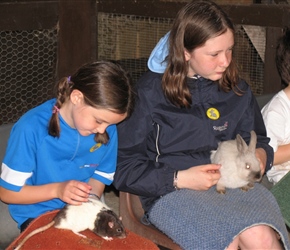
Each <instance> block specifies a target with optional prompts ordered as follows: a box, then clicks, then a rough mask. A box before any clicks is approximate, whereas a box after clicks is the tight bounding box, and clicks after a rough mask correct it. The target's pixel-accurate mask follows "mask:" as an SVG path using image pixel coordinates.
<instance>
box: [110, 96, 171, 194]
mask: <svg viewBox="0 0 290 250" xmlns="http://www.w3.org/2000/svg"><path fill="white" fill-rule="evenodd" d="M139 92H140V93H139V94H138V98H137V100H136V106H135V109H134V112H133V114H132V115H131V117H130V118H129V119H127V120H125V121H123V122H122V123H120V124H119V125H118V137H119V146H118V162H117V169H116V173H115V177H114V183H113V184H114V186H115V187H116V188H117V189H118V190H120V191H125V192H130V193H133V194H137V195H140V196H146V197H159V196H161V195H164V194H166V193H169V192H171V191H173V190H174V187H173V175H174V169H173V168H171V167H170V166H168V165H165V164H163V163H159V162H157V161H155V160H154V157H152V155H154V152H152V150H148V148H151V149H152V148H155V145H152V144H154V142H153V140H148V138H147V137H148V135H149V134H150V133H151V132H152V130H153V129H154V125H153V122H152V119H151V117H152V115H151V112H152V107H151V102H150V97H148V96H146V94H144V93H143V92H141V91H139ZM148 144H150V145H148Z"/></svg>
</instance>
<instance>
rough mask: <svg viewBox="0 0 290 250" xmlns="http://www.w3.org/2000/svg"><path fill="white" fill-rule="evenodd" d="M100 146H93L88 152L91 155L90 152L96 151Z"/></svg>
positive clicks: (98, 144)
mask: <svg viewBox="0 0 290 250" xmlns="http://www.w3.org/2000/svg"><path fill="white" fill-rule="evenodd" d="M101 146H102V143H100V142H99V143H97V144H95V145H94V146H92V147H91V149H90V152H91V153H92V152H94V151H96V150H97V149H98V148H99V147H101Z"/></svg>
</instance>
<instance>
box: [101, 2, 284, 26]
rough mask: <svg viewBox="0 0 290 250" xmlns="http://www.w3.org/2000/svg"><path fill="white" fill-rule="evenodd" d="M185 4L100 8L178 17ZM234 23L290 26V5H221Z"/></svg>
mask: <svg viewBox="0 0 290 250" xmlns="http://www.w3.org/2000/svg"><path fill="white" fill-rule="evenodd" d="M185 4H186V3H184V2H183V3H182V2H179V3H178V2H160V1H154V0H151V1H149V0H148V1H147V0H126V1H124V0H123V1H122V0H111V1H110V0H99V1H98V11H100V12H105V13H114V14H127V15H136V16H148V17H163V18H175V16H176V14H177V12H178V10H179V9H180V8H181V7H182V6H184V5H185ZM221 6H222V8H223V9H224V10H225V12H227V13H228V15H229V16H230V18H231V19H232V20H233V22H234V23H235V24H245V25H257V26H264V27H281V26H286V25H289V26H290V6H289V5H286V4H279V5H276V4H251V5H237V4H235V5H221Z"/></svg>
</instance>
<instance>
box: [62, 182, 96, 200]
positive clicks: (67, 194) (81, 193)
mask: <svg viewBox="0 0 290 250" xmlns="http://www.w3.org/2000/svg"><path fill="white" fill-rule="evenodd" d="M91 189H92V187H91V186H90V185H89V184H87V183H85V182H80V181H75V180H72V181H67V182H61V183H59V185H58V188H57V197H58V198H59V199H61V200H62V201H64V202H66V203H68V204H71V205H80V204H82V203H83V202H86V201H88V197H89V193H90V191H91Z"/></svg>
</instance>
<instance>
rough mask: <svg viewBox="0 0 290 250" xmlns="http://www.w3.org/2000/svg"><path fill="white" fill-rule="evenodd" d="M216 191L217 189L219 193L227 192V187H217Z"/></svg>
mask: <svg viewBox="0 0 290 250" xmlns="http://www.w3.org/2000/svg"><path fill="white" fill-rule="evenodd" d="M216 191H217V192H218V193H219V194H225V193H226V189H225V188H217V189H216Z"/></svg>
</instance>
